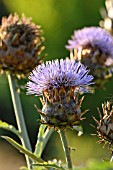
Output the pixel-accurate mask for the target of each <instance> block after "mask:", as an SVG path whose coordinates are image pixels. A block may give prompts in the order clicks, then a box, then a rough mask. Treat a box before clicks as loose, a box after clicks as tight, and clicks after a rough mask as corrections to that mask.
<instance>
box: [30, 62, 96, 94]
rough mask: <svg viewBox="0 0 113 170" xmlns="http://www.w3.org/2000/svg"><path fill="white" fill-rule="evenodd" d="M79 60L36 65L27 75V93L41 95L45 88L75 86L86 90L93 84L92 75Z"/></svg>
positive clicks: (80, 89)
mask: <svg viewBox="0 0 113 170" xmlns="http://www.w3.org/2000/svg"><path fill="white" fill-rule="evenodd" d="M88 73H89V70H87V69H86V68H85V66H84V65H83V64H81V63H80V62H76V61H74V60H69V59H67V60H63V59H61V60H60V61H59V60H54V61H46V63H45V64H44V63H42V64H41V65H39V66H37V67H36V68H35V69H34V70H33V71H32V73H31V74H30V76H29V80H30V81H29V82H28V83H27V93H28V94H35V95H42V94H43V92H44V91H45V90H47V91H50V90H52V89H53V90H54V89H55V88H58V89H59V88H62V87H63V88H66V87H76V90H77V91H82V92H86V91H87V86H88V85H90V84H94V83H93V82H92V80H93V76H92V75H88Z"/></svg>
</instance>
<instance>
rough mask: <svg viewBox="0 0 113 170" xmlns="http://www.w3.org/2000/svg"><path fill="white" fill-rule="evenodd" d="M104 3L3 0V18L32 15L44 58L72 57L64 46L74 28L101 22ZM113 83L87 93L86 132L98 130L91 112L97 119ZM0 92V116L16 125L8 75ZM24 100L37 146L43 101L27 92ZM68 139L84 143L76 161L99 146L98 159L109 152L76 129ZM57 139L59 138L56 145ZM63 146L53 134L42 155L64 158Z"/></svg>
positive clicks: (112, 91) (0, 2) (0, 6)
mask: <svg viewBox="0 0 113 170" xmlns="http://www.w3.org/2000/svg"><path fill="white" fill-rule="evenodd" d="M104 3H105V1H104V0H99V1H96V0H87V1H85V0H70V1H66V0H0V17H2V16H3V15H8V14H10V13H14V12H16V13H18V14H19V15H20V16H21V14H22V13H24V14H25V16H26V17H32V19H33V22H35V23H36V24H38V25H41V26H42V29H43V30H44V37H45V46H46V50H45V53H47V54H48V55H47V57H46V58H45V59H44V60H52V59H56V58H65V57H67V56H69V52H68V51H67V50H66V49H65V45H66V44H67V40H68V39H69V38H70V37H71V35H72V34H73V32H74V30H75V29H80V28H82V27H85V26H98V25H99V21H100V20H101V16H100V12H99V10H100V8H101V7H103V6H104ZM112 83H113V79H111V81H110V82H108V83H107V84H106V86H105V90H103V89H99V90H96V93H95V94H86V95H85V99H84V101H83V105H82V110H85V109H90V111H89V112H88V113H87V114H86V120H84V121H83V122H82V125H83V128H84V134H85V135H89V134H90V133H93V132H95V129H94V128H92V127H91V126H90V124H94V121H93V119H92V115H93V116H95V117H96V118H98V112H97V107H99V108H101V103H102V102H104V100H109V99H110V98H111V97H112V94H113V88H112ZM0 92H1V93H0V101H1V104H0V119H1V120H2V121H6V122H8V123H10V124H13V125H15V126H16V123H15V116H14V111H13V107H12V101H11V97H10V92H9V87H8V82H7V78H6V76H5V75H2V76H0ZM21 101H22V106H23V111H24V114H25V120H26V123H27V126H28V131H29V135H30V139H31V142H32V145H33V146H34V144H35V142H36V136H37V132H38V126H39V123H38V121H37V119H39V115H38V113H37V111H36V109H35V108H34V104H36V105H38V106H39V107H41V105H40V101H39V98H38V97H34V96H26V94H25V92H23V93H22V94H21ZM100 110H101V109H100ZM0 133H1V134H2V133H4V132H3V131H0ZM69 140H70V143H71V144H73V146H75V147H76V144H77V143H78V144H79V143H81V144H80V147H83V148H80V147H79V146H78V148H79V149H78V151H77V153H76V152H75V153H74V154H73V161H74V159H76V158H74V157H78V158H77V161H78V162H82V161H86V159H88V158H89V157H90V156H91V157H96V149H97V148H98V149H99V148H100V150H99V152H100V154H99V153H98V154H97V157H98V158H100V157H101V156H102V155H105V154H106V153H108V152H106V149H105V150H103V149H102V146H100V145H99V146H98V144H94V143H96V141H97V139H96V140H93V138H92V137H87V138H86V137H85V136H84V137H80V138H78V137H77V134H76V133H75V132H70V137H69ZM84 140H85V141H86V142H85V144H86V145H87V142H88V140H89V143H90V147H88V148H89V150H90V151H87V155H86V156H85V158H83V157H84V155H83V154H84V153H85V152H86V150H87V146H86V147H85V144H84V145H83V143H84ZM92 140H93V141H92ZM56 141H58V142H57V144H56ZM72 141H75V143H72ZM76 142H77V143H76ZM51 147H52V148H53V147H54V148H55V150H54V149H53V150H52V151H51V154H50V152H49V151H50V150H51ZM60 148H61V143H60V141H59V138H58V137H57V134H56V133H55V134H53V136H52V138H51V140H50V142H49V144H48V148H47V149H46V150H45V152H44V154H43V156H45V158H46V159H48V158H49V159H51V158H54V157H55V154H57V157H58V158H61V159H62V157H63V153H59V149H60ZM95 148H96V149H95ZM80 149H82V150H83V152H84V153H82V159H81V152H82V151H81V152H80ZM78 153H80V155H78V156H74V155H77V154H78ZM91 153H92V154H91ZM88 154H89V157H88ZM49 155H50V156H49ZM106 157H107V155H106Z"/></svg>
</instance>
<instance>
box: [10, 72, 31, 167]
mask: <svg viewBox="0 0 113 170" xmlns="http://www.w3.org/2000/svg"><path fill="white" fill-rule="evenodd" d="M7 77H8V82H9V87H10V92H11V97H12V102H13V107H14V112H15V117H16V122H17V126H18V130H19V132H20V133H21V137H20V139H21V143H22V145H23V147H24V148H26V149H28V150H29V151H32V148H31V144H30V140H29V136H28V133H27V129H26V124H25V120H24V115H23V111H22V106H21V101H20V96H19V93H18V92H17V85H16V81H15V78H14V77H13V76H12V75H10V74H9V73H8V74H7ZM25 158H26V163H27V166H28V168H29V169H30V163H31V160H30V159H29V158H28V156H27V155H25Z"/></svg>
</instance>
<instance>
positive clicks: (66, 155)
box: [59, 129, 72, 170]
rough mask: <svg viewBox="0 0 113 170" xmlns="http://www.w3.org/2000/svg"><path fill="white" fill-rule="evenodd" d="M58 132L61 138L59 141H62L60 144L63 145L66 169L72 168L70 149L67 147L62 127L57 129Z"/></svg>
mask: <svg viewBox="0 0 113 170" xmlns="http://www.w3.org/2000/svg"><path fill="white" fill-rule="evenodd" d="M59 134H60V138H61V141H62V145H63V149H64V153H65V159H66V163H67V166H68V169H70V170H72V162H71V156H70V150H69V147H68V143H67V139H66V135H65V131H64V130H62V129H59Z"/></svg>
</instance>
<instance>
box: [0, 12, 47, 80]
mask: <svg viewBox="0 0 113 170" xmlns="http://www.w3.org/2000/svg"><path fill="white" fill-rule="evenodd" d="M43 41H44V38H43V37H42V36H41V30H40V26H37V25H35V24H34V23H33V22H31V19H30V18H25V16H24V15H22V17H21V19H19V16H18V15H17V14H14V16H13V15H12V14H11V15H9V16H8V18H6V17H3V18H2V23H1V26H0V70H1V71H4V70H8V71H10V72H11V73H13V74H14V75H16V76H19V77H20V78H21V77H22V76H25V75H26V74H28V73H29V72H30V71H31V70H32V69H33V68H34V67H35V66H36V65H38V64H40V63H41V59H42V57H41V56H40V54H41V52H42V51H43V49H44V47H43V46H42V42H43Z"/></svg>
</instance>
